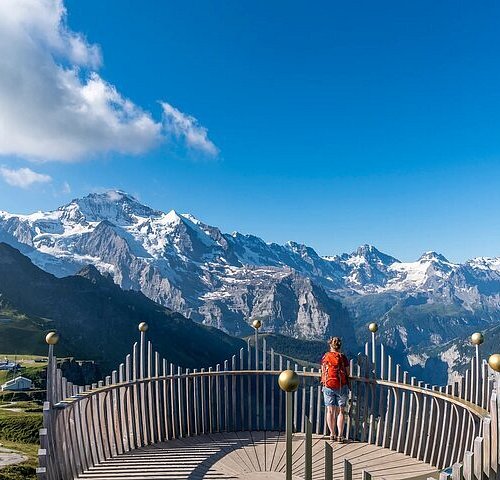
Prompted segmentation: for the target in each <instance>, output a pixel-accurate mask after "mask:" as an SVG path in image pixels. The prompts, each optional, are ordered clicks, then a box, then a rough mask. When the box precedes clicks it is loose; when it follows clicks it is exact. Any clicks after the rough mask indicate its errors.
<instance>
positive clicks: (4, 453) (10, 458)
mask: <svg viewBox="0 0 500 480" xmlns="http://www.w3.org/2000/svg"><path fill="white" fill-rule="evenodd" d="M25 460H28V457H26V456H24V455H23V454H21V453H19V452H15V451H14V450H9V449H8V448H3V447H0V468H2V467H6V466H7V465H14V464H16V463H21V462H24V461H25Z"/></svg>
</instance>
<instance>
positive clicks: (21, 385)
mask: <svg viewBox="0 0 500 480" xmlns="http://www.w3.org/2000/svg"><path fill="white" fill-rule="evenodd" d="M32 385H33V382H32V381H31V380H30V379H29V378H26V377H16V378H13V379H12V380H9V381H8V382H5V383H4V384H3V385H2V392H5V391H20V390H30V389H31V387H32Z"/></svg>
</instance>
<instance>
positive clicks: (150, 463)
mask: <svg viewBox="0 0 500 480" xmlns="http://www.w3.org/2000/svg"><path fill="white" fill-rule="evenodd" d="M325 441H327V440H325V438H324V437H322V436H318V435H315V436H313V478H314V479H316V480H321V479H323V478H324V472H323V469H324V443H325ZM293 452H294V454H293V474H294V479H297V480H298V479H302V478H304V435H303V434H295V435H294V439H293ZM344 458H347V459H348V460H350V461H351V462H352V464H353V479H354V480H361V478H362V473H361V472H362V470H365V469H366V470H367V471H369V472H370V473H371V474H372V478H373V479H377V480H381V479H385V480H404V479H417V478H418V479H427V478H429V477H433V478H438V477H437V471H436V469H435V468H434V467H431V466H430V465H428V464H426V463H423V462H420V461H417V460H415V459H413V458H411V457H408V456H406V455H403V454H401V453H396V452H394V451H392V450H388V449H384V448H381V447H376V446H374V445H369V444H366V443H358V442H352V443H345V444H334V478H335V479H342V478H343V460H344ZM78 478H79V479H85V480H91V479H93V480H108V479H109V480H111V479H113V480H138V479H144V480H153V479H154V480H160V479H162V480H173V479H175V480H184V479H185V480H200V479H218V480H230V479H234V480H236V479H241V480H281V479H283V480H284V478H285V438H284V434H283V433H281V434H280V433H279V432H236V433H219V434H212V435H204V436H199V437H189V438H184V439H179V440H172V441H169V442H164V443H159V444H156V445H151V446H148V447H143V448H140V449H137V450H133V451H130V452H128V453H126V454H123V455H120V456H117V457H114V458H111V459H109V460H107V461H105V462H103V463H101V464H99V465H97V466H95V467H93V468H92V469H91V470H89V471H87V472H85V473H84V474H82V475H80V476H79V477H78Z"/></svg>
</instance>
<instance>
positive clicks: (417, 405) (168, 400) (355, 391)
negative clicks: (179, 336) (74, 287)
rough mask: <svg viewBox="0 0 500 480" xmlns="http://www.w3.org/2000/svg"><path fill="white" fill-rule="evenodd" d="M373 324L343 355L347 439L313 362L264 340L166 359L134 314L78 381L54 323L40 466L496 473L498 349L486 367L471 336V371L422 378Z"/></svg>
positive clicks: (144, 474)
mask: <svg viewBox="0 0 500 480" xmlns="http://www.w3.org/2000/svg"><path fill="white" fill-rule="evenodd" d="M370 327H371V330H372V341H371V342H368V343H367V344H366V345H365V351H364V353H362V354H359V355H358V356H357V358H355V359H352V360H351V362H350V370H351V392H350V400H349V406H348V408H347V412H346V427H345V436H346V441H345V442H344V443H342V444H340V443H332V442H331V441H330V440H329V439H328V437H326V433H327V430H326V423H325V411H324V407H323V404H322V393H321V386H320V385H319V376H320V372H319V371H317V370H315V369H306V368H304V367H302V366H300V365H298V364H296V363H294V362H291V361H290V360H288V359H285V358H284V357H283V356H281V355H279V354H276V353H275V352H274V351H273V350H272V349H271V350H268V349H267V346H266V342H265V340H264V339H263V340H262V342H261V343H262V345H260V346H259V344H258V339H257V338H256V348H251V347H250V345H248V347H247V348H246V349H241V350H240V351H239V354H238V355H234V356H233V357H231V358H230V359H228V360H226V361H225V362H223V363H222V364H220V365H216V366H214V367H210V368H207V369H204V368H201V369H199V370H197V369H194V370H190V369H183V368H181V367H178V366H174V365H173V364H171V363H169V362H168V361H167V360H166V359H162V358H161V357H160V355H159V354H158V353H157V352H155V351H154V349H153V346H152V344H151V342H149V341H147V339H146V331H147V325H146V324H144V323H142V324H141V325H140V326H139V330H140V332H141V338H140V341H139V342H138V343H136V344H135V345H134V346H133V351H132V353H131V354H130V355H127V357H126V358H125V359H124V362H123V363H122V364H120V365H119V367H118V369H117V370H115V371H113V372H112V374H111V375H110V376H108V377H106V378H105V379H104V380H103V381H102V382H99V383H97V384H94V385H87V386H76V385H72V384H71V383H69V382H68V381H67V380H66V379H65V378H64V377H63V376H62V373H61V371H60V370H59V369H58V368H57V364H56V359H55V356H54V345H55V344H56V343H57V340H58V337H57V334H54V333H52V334H49V335H48V336H47V343H49V365H48V373H47V397H48V398H47V402H45V404H44V428H43V429H42V430H41V432H40V433H41V448H40V451H39V459H40V467H39V468H38V470H37V474H38V478H39V479H40V480H70V479H96V480H97V479H102V480H107V479H117V480H132V479H158V480H159V479H165V480H167V479H179V480H181V479H190V480H196V479H203V478H206V479H244V480H245V479H246V480H254V479H255V480H259V479H262V480H264V479H269V480H271V479H276V480H278V479H287V480H293V479H304V480H312V479H317V480H320V479H321V480H322V479H324V480H333V479H343V480H353V479H356V480H358V479H359V480H370V479H378V480H382V479H385V480H390V479H394V480H396V479H413V480H417V479H428V478H435V479H440V480H444V479H449V478H452V479H465V480H485V479H489V480H498V479H499V477H500V469H499V458H500V452H499V402H498V399H497V388H498V373H497V372H498V370H500V356H498V355H492V356H491V357H490V361H489V364H490V366H489V365H488V362H486V361H484V360H482V359H481V357H480V349H479V346H480V344H481V343H482V336H480V335H479V336H473V342H474V343H475V348H476V352H475V356H474V358H473V360H472V362H471V366H470V369H469V370H468V371H467V372H466V375H465V376H464V377H463V378H462V379H461V380H460V381H457V382H455V383H453V384H452V385H447V386H444V387H438V386H431V385H427V384H424V383H423V382H421V381H417V380H416V379H415V378H414V377H410V376H409V374H408V373H407V372H405V371H403V370H402V369H401V367H400V366H399V365H393V362H392V359H391V357H390V356H389V355H386V353H385V349H384V346H383V345H378V346H377V343H376V331H377V327H376V325H371V326H370ZM256 336H257V330H256ZM285 370H286V371H287V372H286V373H284V371H285ZM282 373H283V375H280V374H282ZM278 377H279V378H280V382H279V386H278V381H277V380H278Z"/></svg>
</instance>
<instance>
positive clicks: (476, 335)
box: [470, 332, 484, 405]
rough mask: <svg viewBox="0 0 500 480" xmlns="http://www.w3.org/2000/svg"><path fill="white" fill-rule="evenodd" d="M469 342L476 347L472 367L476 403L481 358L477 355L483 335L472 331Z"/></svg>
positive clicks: (477, 400)
mask: <svg viewBox="0 0 500 480" xmlns="http://www.w3.org/2000/svg"><path fill="white" fill-rule="evenodd" d="M470 341H471V343H472V344H473V345H474V346H475V347H476V360H475V363H476V368H475V369H474V371H475V373H474V376H475V377H476V378H475V385H474V401H475V403H476V405H477V404H478V403H479V378H480V374H481V364H480V361H481V358H480V356H479V345H481V344H482V343H483V342H484V335H483V334H482V333H481V332H476V333H473V334H472V335H471V337H470Z"/></svg>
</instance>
